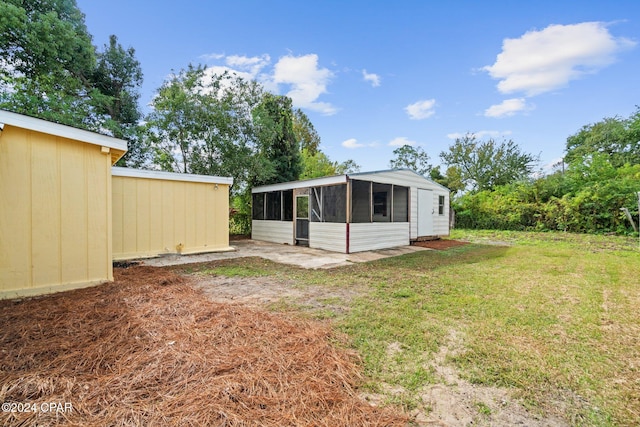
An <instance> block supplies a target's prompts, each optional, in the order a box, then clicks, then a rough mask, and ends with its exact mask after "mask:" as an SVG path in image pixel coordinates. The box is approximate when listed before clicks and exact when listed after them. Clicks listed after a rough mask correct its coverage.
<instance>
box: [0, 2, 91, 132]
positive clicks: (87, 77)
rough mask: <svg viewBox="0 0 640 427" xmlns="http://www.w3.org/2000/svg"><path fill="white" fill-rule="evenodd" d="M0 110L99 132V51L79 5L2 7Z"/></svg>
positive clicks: (18, 4) (13, 4)
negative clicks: (95, 100)
mask: <svg viewBox="0 0 640 427" xmlns="http://www.w3.org/2000/svg"><path fill="white" fill-rule="evenodd" d="M0 57H1V58H2V60H0V80H1V81H2V87H1V88H0V89H1V92H0V107H1V108H6V109H10V110H12V111H15V112H18V113H23V114H28V115H31V116H36V117H41V118H44V119H48V120H52V121H55V122H59V123H64V124H68V125H73V126H79V127H84V128H89V129H93V130H96V129H95V126H92V125H93V124H94V123H93V122H92V117H91V114H88V113H87V112H90V111H91V107H90V104H89V98H90V87H91V75H92V72H93V70H94V67H95V49H94V47H93V45H92V44H91V36H90V35H89V33H88V31H87V28H86V25H85V23H84V15H83V14H82V13H81V12H80V10H79V9H78V7H77V5H76V2H75V0H47V1H29V2H25V1H21V0H5V1H3V2H0Z"/></svg>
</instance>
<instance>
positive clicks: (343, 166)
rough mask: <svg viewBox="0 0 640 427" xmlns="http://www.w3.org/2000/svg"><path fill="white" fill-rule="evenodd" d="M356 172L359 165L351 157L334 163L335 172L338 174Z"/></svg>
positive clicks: (358, 170) (358, 169)
mask: <svg viewBox="0 0 640 427" xmlns="http://www.w3.org/2000/svg"><path fill="white" fill-rule="evenodd" d="M358 172H360V165H359V164H357V163H356V162H355V161H353V160H351V159H347V160H345V161H344V162H342V163H337V164H336V173H337V174H338V175H343V174H347V173H358Z"/></svg>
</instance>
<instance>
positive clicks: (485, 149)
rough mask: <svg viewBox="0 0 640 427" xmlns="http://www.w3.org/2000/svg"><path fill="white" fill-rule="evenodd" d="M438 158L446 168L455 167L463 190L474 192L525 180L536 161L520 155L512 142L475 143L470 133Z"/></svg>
mask: <svg viewBox="0 0 640 427" xmlns="http://www.w3.org/2000/svg"><path fill="white" fill-rule="evenodd" d="M440 158H442V160H443V161H444V162H445V163H446V164H447V166H449V167H455V168H457V170H458V171H459V174H460V178H461V180H462V183H463V184H464V185H465V187H467V186H471V187H472V188H473V189H474V190H478V191H482V190H491V189H493V188H495V187H497V186H500V185H506V184H510V183H512V182H516V181H518V180H521V179H524V178H527V177H528V176H529V175H530V174H531V173H532V172H533V170H534V167H535V164H536V162H537V161H538V157H537V156H534V155H532V154H528V153H525V152H523V151H522V150H521V149H520V148H519V147H518V145H517V144H516V143H515V142H513V141H512V140H509V141H503V142H501V143H497V142H496V141H495V140H493V139H489V140H488V141H478V140H477V139H476V137H475V136H474V135H471V134H467V135H465V136H464V137H462V138H457V139H456V141H455V143H454V144H453V145H451V146H450V147H449V151H443V152H442V153H440Z"/></svg>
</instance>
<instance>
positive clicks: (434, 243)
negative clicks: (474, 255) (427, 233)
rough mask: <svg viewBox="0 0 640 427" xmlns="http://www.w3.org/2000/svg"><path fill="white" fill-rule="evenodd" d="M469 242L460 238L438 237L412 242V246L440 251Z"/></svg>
mask: <svg viewBox="0 0 640 427" xmlns="http://www.w3.org/2000/svg"><path fill="white" fill-rule="evenodd" d="M468 244H469V242H462V241H460V240H448V239H438V240H426V241H424V242H412V243H411V245H412V246H419V247H421V248H428V249H436V250H439V251H442V250H446V249H449V248H454V247H457V246H464V245H468Z"/></svg>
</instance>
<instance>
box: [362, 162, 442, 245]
mask: <svg viewBox="0 0 640 427" xmlns="http://www.w3.org/2000/svg"><path fill="white" fill-rule="evenodd" d="M350 177H351V178H353V179H363V180H368V181H373V182H380V183H383V184H394V185H403V186H405V187H410V200H409V204H410V206H409V215H410V216H409V222H410V236H411V239H412V240H413V239H417V238H418V237H425V236H418V221H417V218H418V188H422V189H425V190H432V191H433V209H434V214H433V236H448V235H449V190H448V189H447V188H445V187H443V186H441V185H440V184H437V183H435V182H433V181H431V180H428V179H426V178H424V177H422V176H420V175H418V174H417V173H415V172H412V171H410V170H402V169H401V170H391V171H381V172H371V173H358V174H352V175H350ZM438 196H444V197H445V203H444V212H443V214H442V215H440V214H439V213H438Z"/></svg>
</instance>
